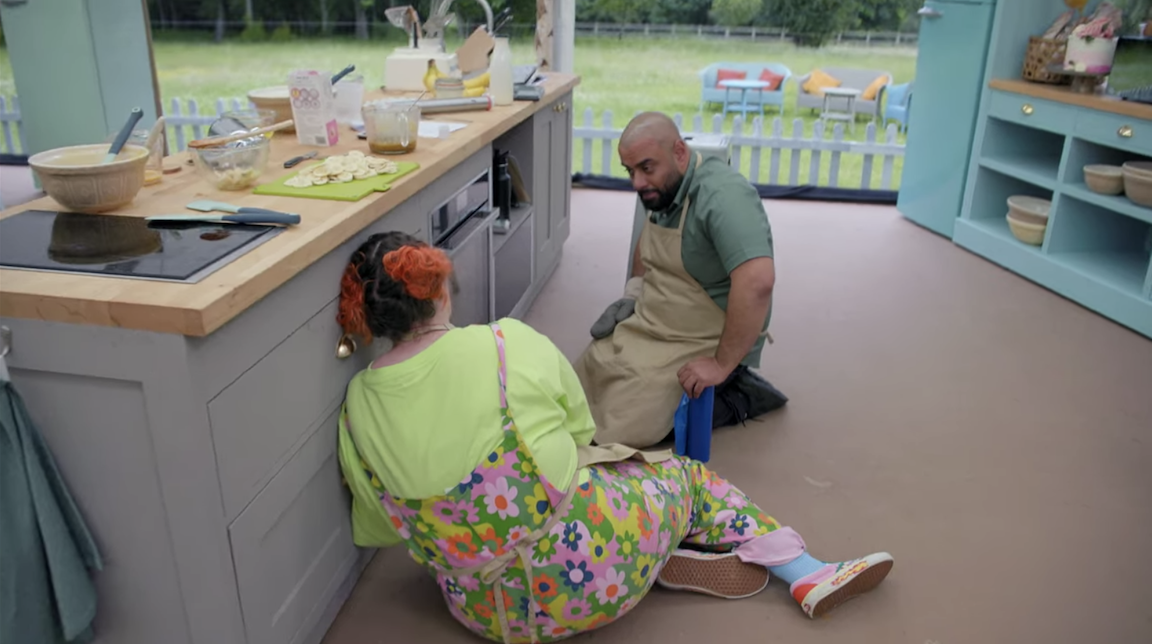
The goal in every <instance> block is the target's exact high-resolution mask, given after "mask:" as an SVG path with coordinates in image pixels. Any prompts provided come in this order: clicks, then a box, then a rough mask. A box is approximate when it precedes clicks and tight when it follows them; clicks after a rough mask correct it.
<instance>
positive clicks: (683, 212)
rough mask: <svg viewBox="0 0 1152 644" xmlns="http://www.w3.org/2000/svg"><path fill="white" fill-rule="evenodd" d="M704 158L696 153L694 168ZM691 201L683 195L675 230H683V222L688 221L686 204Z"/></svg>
mask: <svg viewBox="0 0 1152 644" xmlns="http://www.w3.org/2000/svg"><path fill="white" fill-rule="evenodd" d="M703 160H704V156H703V155H701V154H700V153H699V152H697V153H696V163H695V164H694V169H695V168H699V167H700V162H701V161H703ZM691 203H692V197H690V196H688V195H684V207H683V208H681V209H680V223H679V225H678V226H676V230H678V231H679V232H680V233H683V232H684V222H685V221H688V206H689V205H690V204H691Z"/></svg>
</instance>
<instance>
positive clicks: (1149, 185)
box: [1123, 161, 1152, 208]
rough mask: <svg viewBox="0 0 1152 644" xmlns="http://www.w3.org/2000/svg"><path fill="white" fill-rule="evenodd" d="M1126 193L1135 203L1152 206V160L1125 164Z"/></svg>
mask: <svg viewBox="0 0 1152 644" xmlns="http://www.w3.org/2000/svg"><path fill="white" fill-rule="evenodd" d="M1123 172H1124V194H1125V195H1127V196H1128V198H1129V199H1130V200H1131V201H1132V203H1134V204H1138V205H1141V206H1145V207H1148V208H1152V162H1147V161H1129V162H1128V163H1125V164H1124V169H1123Z"/></svg>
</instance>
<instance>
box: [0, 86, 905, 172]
mask: <svg viewBox="0 0 1152 644" xmlns="http://www.w3.org/2000/svg"><path fill="white" fill-rule="evenodd" d="M248 105H249V104H248V102H247V101H245V100H244V99H241V98H230V99H224V98H218V99H216V105H215V108H216V111H215V112H203V111H201V108H200V106H199V105H198V104H197V102H196V101H195V100H193V99H188V100H182V99H179V98H173V99H172V100H171V102H170V103H169V111H168V113H166V114H165V115H164V118H165V121H166V123H167V126H168V127H167V129H168V147H169V151H170V152H180V151H182V150H184V149H185V148H186V147H187V144H188V141H191V140H194V139H197V138H200V137H202V136H204V134H205V132H206V131H207V128H208V126H209V125H211V124H212V122H213V121H214V120H215V119H216V115H217V114H220V113H222V112H225V111H227V110H233V109H241V108H244V107H247V106H248ZM583 117H584V118H583V121H584V122H583V124H574V127H573V131H572V137H573V139H574V140H575V141H578V142H580V143H581V145H580V146H578V148H577V149H576V150H573V152H574V153H576V152H578V151H579V152H582V153H583V154H582V155H580V156H582V159H580V162H579V163H578V164H577V167H579V168H581V171H582V172H583V173H584V174H592V173H593V158H594V156H595V153H594V151H593V144H594V143H597V142H598V147H599V153H600V170H599V172H598V174H601V175H604V176H611V175H612V174H613V170H614V168H616V167H617V166H618V164H617V163H616V162H615V160H614V159H615V155H616V149H615V147H616V146H615V145H614V144H613V143H614V142H615V141H616V140H617V139H619V138H620V133H621V132H622V131H623V130H622V129H620V128H616V127H614V126H613V114H612V112H611V111H610V110H605V111H604V112H603V113H602V114H601V115H600V119H599V120H600V126H599V127H597V126H596V118H595V115H594V114H593V112H592V110H591V109H590V108H589V109H586V110H584V114H583ZM673 118H674V119H675V121H676V124H677V125H678V126H679V127H680V129H681V130H682V131H684V132H685V133H697V134H704V133H712V134H720V133H725V132H724V125H725V120H724V118H723V117H721V116H720V115H719V114H716V115H713V116H712V118H711V126H712V127H711V131H710V132H709V131H708V130H705V129H704V117H703V116H702V115H700V114H697V115H695V116H694V117H693V118H692V127H691V129H688V130H685V127H684V117H683V116H682V115H680V114H676V115H675V116H674V117H673ZM749 125H750V128H749V131H747V132H745V127H746V126H749ZM786 127H787V126H786V124H785V122H784V121H783V120H782V119H780V118H779V117H776V118H773V119H772V120H771V121H770V122H765V121H764V119H763V117H759V116H757V117H755V118H753V119H752V121H751V123H748V122H747V121H745V120H744V119H742V118H741V117H736V119H735V120H734V122H733V124H732V129H731V132H729V133H728V134H729V136H730V137H731V142H732V165H733V166H735V167H736V169H737V170H738V171H740V172H741V173H742V174H744V175H745V176H746V177H748V179H749V180H750V181H752V182H753V183H759V184H777V185H793V186H794V185H800V184H801V169H802V168H804V167H807V169H808V175H807V180H806V181H805V182H804V183H805V184H808V185H826V186H829V187H837V186H840V185H841V184H842V183H844V181H843V180H842V177H841V174H842V172H841V166H842V161H843V158H844V155H861V156H862V157H863V164H862V167H861V170H860V183H859V186H860V187H861V188H863V189H865V190H867V189H870V188H871V187H872V185H873V175H874V174H875V170H876V168H877V167H879V170H880V177H879V185H878V189H881V190H889V189H892V180H893V175H894V174H895V172H894V165H895V160H896V158H897V157H901V156H903V155H904V146H903V145H902V144H901V143H899V142H898V139H897V131H896V126H895V125H889V126H888V127H887V128H885V129H884V130H878V128H877V127H876V125H875V124H874V123H868V124H867V126H866V130H865V136H864V140H863V141H852V140H845V139H844V125H843V124H842V123H836V125H835V127H834V128H833V129H832V132H831V138H828V137H826V134H828V133H827V132H826V130H825V127H824V125H823V123H819V122H817V123H816V124H815V126H814V128H813V133H812V136H810V137H806V136H805V135H804V121H803V120H802V119H795V120H793V121H792V127H791V130H792V133H791V135H790V136H786V135H785V129H786ZM881 133H882V137H883V140H879V139H878V135H880V134H881ZM24 149H25V146H24V130H23V127H22V126H21V123H20V104H19V102H18V101H17V99H16V97H14V96H13V97H8V98H5V97H2V96H0V153H2V152H7V153H9V154H19V153H21V151H23V150H24ZM805 151H807V154H805ZM765 152H767V156H768V158H767V164H766V165H767V177H766V179H767V180H765V177H764V172H763V171H764V169H765V167H764V166H765V163H764V155H765ZM785 152H788V154H787V158H785ZM825 155H827V158H828V164H827V166H828V167H827V181H825V180H823V178H822V165H823V163H824V158H825ZM805 156H806V157H807V163H806V164H805V159H804V157H805ZM746 159H747V165H745V160H746ZM784 166H786V167H787V179H786V180H785V181H781V170H782V168H783V167H784ZM617 173H618V172H617ZM852 187H855V185H853V186H852Z"/></svg>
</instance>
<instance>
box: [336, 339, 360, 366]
mask: <svg viewBox="0 0 1152 644" xmlns="http://www.w3.org/2000/svg"><path fill="white" fill-rule="evenodd" d="M355 352H356V340H354V339H352V336H350V335H348V334H347V333H345V334H344V335H342V336H340V341H339V342H337V343H336V357H337V358H339V359H341V360H345V359H347V358H349V357H350V356H351V355H352V354H353V353H355Z"/></svg>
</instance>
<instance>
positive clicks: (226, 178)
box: [192, 135, 272, 190]
mask: <svg viewBox="0 0 1152 644" xmlns="http://www.w3.org/2000/svg"><path fill="white" fill-rule="evenodd" d="M271 146H272V142H271V141H270V140H268V138H266V137H264V136H260V135H257V136H254V137H251V138H247V139H241V140H239V141H233V142H231V143H227V144H225V145H222V146H217V147H211V148H193V149H192V150H193V154H192V158H193V159H195V160H196V170H197V172H199V174H200V176H201V177H203V178H204V180H205V181H207V182H208V183H210V184H212V186H213V187H214V188H216V189H217V190H244V189H246V188H250V187H252V186H253V185H255V184H256V181H257V180H258V179H259V178H260V175H262V174H264V169H265V168H266V167H267V166H268V152H269V150H270V149H271Z"/></svg>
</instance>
